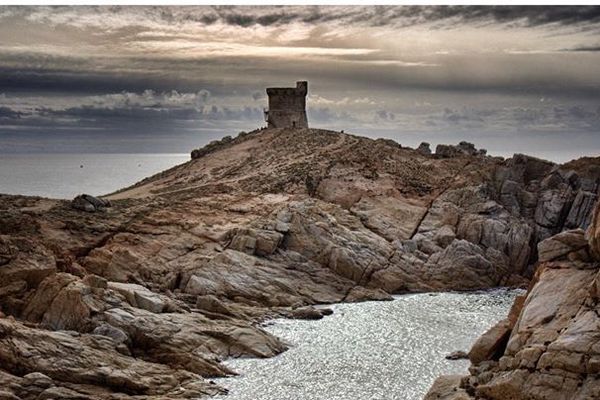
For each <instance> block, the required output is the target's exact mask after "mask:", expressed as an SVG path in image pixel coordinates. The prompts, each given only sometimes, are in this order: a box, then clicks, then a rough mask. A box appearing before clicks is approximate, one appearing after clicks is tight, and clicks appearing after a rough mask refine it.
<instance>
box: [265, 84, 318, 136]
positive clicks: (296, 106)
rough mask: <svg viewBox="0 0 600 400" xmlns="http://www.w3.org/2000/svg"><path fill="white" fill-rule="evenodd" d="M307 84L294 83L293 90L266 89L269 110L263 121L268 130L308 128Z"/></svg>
mask: <svg viewBox="0 0 600 400" xmlns="http://www.w3.org/2000/svg"><path fill="white" fill-rule="evenodd" d="M307 93H308V82H306V81H302V82H296V87H295V88H267V95H268V96H269V110H268V111H265V120H266V121H267V123H268V127H269V128H308V119H307V118H306V94H307Z"/></svg>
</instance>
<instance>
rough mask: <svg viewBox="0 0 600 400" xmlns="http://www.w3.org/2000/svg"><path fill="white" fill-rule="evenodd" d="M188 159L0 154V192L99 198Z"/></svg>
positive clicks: (181, 156) (185, 156)
mask: <svg viewBox="0 0 600 400" xmlns="http://www.w3.org/2000/svg"><path fill="white" fill-rule="evenodd" d="M189 159H190V156H189V154H0V193H8V194H23V195H31V196H42V197H52V198H62V199H71V198H73V197H75V196H76V195H78V194H81V193H88V194H91V195H102V194H107V193H111V192H114V191H115V190H117V189H121V188H123V187H125V186H129V185H131V184H133V183H135V182H137V181H139V180H141V179H143V178H145V177H148V176H150V175H153V174H155V173H157V172H160V171H163V170H165V169H167V168H170V167H172V166H174V165H177V164H181V163H184V162H186V161H188V160H189Z"/></svg>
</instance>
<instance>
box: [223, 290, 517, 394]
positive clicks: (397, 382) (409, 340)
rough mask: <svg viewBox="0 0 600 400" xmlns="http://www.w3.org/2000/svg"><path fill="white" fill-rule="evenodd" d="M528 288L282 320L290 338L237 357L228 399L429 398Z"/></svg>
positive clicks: (278, 330) (281, 330) (461, 369)
mask: <svg viewBox="0 0 600 400" xmlns="http://www.w3.org/2000/svg"><path fill="white" fill-rule="evenodd" d="M517 293H520V291H511V290H504V289H497V290H492V291H486V292H475V293H439V294H426V293H425V294H414V295H404V296H397V297H396V299H395V300H394V301H390V302H367V303H355V304H337V305H335V306H333V309H334V314H333V315H331V316H329V317H325V318H324V319H322V320H320V321H298V320H275V321H274V322H272V323H271V324H270V325H269V326H267V327H266V329H267V330H268V331H269V332H271V333H273V334H274V335H276V336H278V337H280V338H282V339H283V340H285V341H286V342H287V343H289V344H290V346H291V347H290V349H289V350H288V351H286V352H284V353H282V354H280V355H278V356H276V357H273V358H269V359H251V358H245V359H233V360H230V361H228V362H227V363H226V364H227V365H228V366H229V367H231V368H232V369H233V370H234V371H237V372H238V373H239V374H240V375H239V376H237V377H233V378H224V379H218V380H217V383H218V384H219V385H221V386H224V387H226V388H228V389H229V390H230V392H229V395H227V396H223V397H219V399H222V400H284V399H285V400H287V399H289V400H292V399H302V400H355V399H360V400H393V399H402V400H421V399H422V398H423V396H424V394H425V393H426V392H427V390H428V389H429V387H430V386H431V384H432V383H433V381H434V379H435V378H436V377H438V376H439V375H442V374H465V373H467V368H468V366H469V361H468V360H457V361H450V360H446V359H445V358H444V357H445V356H446V355H447V354H449V353H451V352H452V351H455V350H464V351H468V350H469V349H470V348H471V346H472V344H473V342H474V341H475V340H476V339H477V337H479V335H481V334H482V333H483V332H485V331H486V330H487V329H488V328H489V327H491V326H492V325H493V324H494V323H495V322H496V321H498V320H500V319H502V318H504V317H506V315H507V314H508V310H509V308H510V306H511V304H512V302H513V300H514V297H515V296H516V294H517Z"/></svg>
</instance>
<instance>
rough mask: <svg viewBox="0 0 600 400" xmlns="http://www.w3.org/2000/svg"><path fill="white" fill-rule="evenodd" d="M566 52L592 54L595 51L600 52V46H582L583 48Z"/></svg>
mask: <svg viewBox="0 0 600 400" xmlns="http://www.w3.org/2000/svg"><path fill="white" fill-rule="evenodd" d="M564 51H585V52H587V51H590V52H595V51H600V46H582V47H575V48H573V49H565V50H564Z"/></svg>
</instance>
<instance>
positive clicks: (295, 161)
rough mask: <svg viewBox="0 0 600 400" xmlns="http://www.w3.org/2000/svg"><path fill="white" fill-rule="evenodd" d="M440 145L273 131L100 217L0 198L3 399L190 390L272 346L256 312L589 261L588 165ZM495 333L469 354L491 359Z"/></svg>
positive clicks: (146, 185)
mask: <svg viewBox="0 0 600 400" xmlns="http://www.w3.org/2000/svg"><path fill="white" fill-rule="evenodd" d="M452 149H453V150H452V151H455V153H453V154H451V155H450V156H449V157H442V156H440V155H439V154H438V155H437V156H436V155H433V156H430V155H428V154H426V153H427V151H426V150H425V149H424V148H421V149H420V150H418V151H416V150H411V149H408V148H403V147H402V146H400V145H399V144H398V143H395V142H393V141H390V140H376V141H373V140H370V139H367V138H361V137H357V136H352V135H345V134H340V133H335V132H330V131H322V130H304V129H300V130H298V129H296V130H293V131H288V130H277V129H268V130H261V131H255V132H250V133H247V134H243V135H239V136H238V137H236V138H226V139H225V140H222V141H219V142H218V143H214V144H212V145H209V146H207V147H206V148H205V149H203V150H199V151H195V152H194V155H193V160H192V161H190V162H188V163H185V164H183V165H181V166H177V167H175V168H172V169H170V170H168V171H165V172H162V173H160V174H158V175H156V176H154V177H150V178H147V179H144V180H143V181H141V182H139V183H138V184H136V185H134V186H132V187H130V188H127V189H124V190H122V191H120V192H117V193H115V194H113V195H111V196H107V197H106V199H107V200H108V201H110V203H111V205H112V206H111V207H106V205H107V204H105V203H103V204H100V203H97V202H95V200H93V199H92V201H90V199H89V198H81V199H80V200H81V201H85V202H86V203H87V204H91V205H92V206H94V208H95V209H102V212H89V213H87V212H81V209H80V208H75V209H74V208H73V206H72V204H71V203H69V202H66V201H58V200H50V199H39V198H29V197H22V196H3V195H0V220H1V221H2V222H3V223H0V307H1V308H0V323H1V324H0V326H1V327H2V328H1V333H0V348H1V350H0V387H1V388H2V390H4V392H6V393H2V396H5V397H7V398H10V396H14V397H16V398H21V399H30V398H31V399H33V398H35V399H37V398H38V397H39V398H57V397H60V398H107V399H108V398H111V399H113V398H119V399H127V398H131V397H132V396H141V397H144V398H161V399H162V398H166V399H169V398H197V397H199V396H201V395H202V393H215V392H217V391H219V390H220V389H219V388H217V387H215V386H214V385H212V384H210V382H209V381H208V380H207V378H209V377H211V376H224V375H227V374H229V373H232V371H229V370H228V369H227V368H226V367H224V366H223V365H222V364H221V361H222V360H223V359H225V358H227V357H238V356H252V357H270V356H273V355H275V354H277V353H279V352H281V351H284V350H285V346H284V345H283V344H282V343H280V342H279V340H277V339H276V338H274V337H272V336H270V335H269V334H268V333H266V332H264V331H263V330H261V329H260V327H259V324H260V322H261V321H263V320H265V319H267V318H270V317H274V316H287V317H293V318H321V317H323V316H324V315H325V314H326V313H325V312H324V311H323V310H322V309H321V308H318V309H317V308H312V306H313V305H315V304H318V303H334V302H340V301H364V300H389V299H390V298H391V294H395V293H404V292H415V291H442V290H454V289H456V290H465V289H479V288H489V287H494V286H497V285H522V284H526V283H527V281H528V279H529V278H531V277H532V276H533V272H534V266H535V263H536V261H537V260H538V258H539V259H540V260H543V261H545V262H546V264H548V265H549V263H550V264H552V265H560V267H553V269H554V270H556V271H563V270H564V271H566V268H563V267H562V265H563V264H565V265H571V264H573V265H575V264H576V265H577V266H578V267H577V268H579V269H578V270H581V271H584V272H585V271H587V272H585V273H589V271H591V270H592V269H590V268H587V267H585V266H586V265H589V264H591V258H590V257H591V256H590V255H589V254H590V251H591V250H593V249H595V250H594V251H596V252H597V251H598V239H597V238H598V236H599V234H598V229H597V228H596V230H595V231H593V232H595V233H594V234H591V236H590V241H591V243H593V244H592V245H591V250H590V251H588V249H587V245H586V244H585V241H584V240H583V231H581V230H578V229H583V228H585V225H586V224H589V223H591V222H590V221H592V216H591V206H590V205H591V204H593V203H594V202H595V201H596V200H595V199H596V198H597V193H598V189H599V187H600V185H599V184H598V182H600V169H595V168H591V167H589V165H591V164H594V161H593V160H586V161H585V162H580V163H571V164H569V165H568V166H555V165H554V164H552V163H548V162H545V161H543V160H537V159H533V158H531V157H527V156H515V157H513V158H511V159H509V160H506V161H504V160H501V159H497V158H491V157H483V156H482V155H483V154H482V152H480V151H477V150H476V149H475V148H474V146H472V145H470V144H468V143H461V144H459V145H458V146H452ZM594 165H595V164H594ZM594 196H596V197H594ZM98 200H99V199H98ZM102 201H104V200H102ZM86 207H87V206H86ZM84 208H85V207H84ZM88 208H89V207H88ZM90 211H91V209H90ZM597 218H598V217H596V220H597ZM595 226H596V227H597V223H595ZM567 229H569V230H568V231H567ZM563 231H565V232H563ZM561 232H562V233H561ZM589 232H592V231H591V230H590V231H589ZM558 233H560V235H557V236H553V235H554V234H558ZM544 239H546V240H544ZM540 242H541V243H540ZM538 243H539V247H538ZM582 246H583V247H582ZM591 252H592V253H593V251H591ZM586 257H587V258H586ZM546 264H544V265H546ZM564 271H563V272H564ZM565 273H566V272H565ZM539 278H540V282H541V279H542V278H543V276H541V275H540V276H539ZM584 278H585V277H584V276H583V275H582V276H581V279H584ZM544 279H545V278H544ZM565 279H566V278H565ZM554 290H559V288H554ZM594 290H596V291H595V292H594V293H597V292H598V289H594ZM549 291H550V290H549ZM543 293H546V292H545V291H544V292H543ZM543 293H542V294H543ZM542 297H543V296H542ZM545 306H547V307H549V306H550V303H548V304H546V305H545ZM517 314H518V313H517ZM548 318H549V317H548ZM556 319H557V320H558V318H556ZM508 321H509V322H507V323H508V326H509V331H510V332H511V335H514V332H515V330H514V329H515V328H514V326H516V325H517V324H518V323H517V318H516V317H514V318H512V319H511V318H509V320H508ZM533 321H537V319H535V318H534V319H533ZM519 326H521V325H519ZM499 337H500V339H499ZM499 337H498V336H495V337H491V338H490V340H488V341H487V342H482V344H481V346H480V347H481V351H478V352H477V354H479V355H478V356H477V358H476V359H477V360H479V359H481V360H485V361H482V363H483V364H485V363H486V362H488V361H489V360H487V358H489V357H492V356H490V355H489V354H491V353H493V354H494V356H493V357H492V362H495V363H496V364H497V363H498V362H499V361H496V360H494V359H493V358H494V357H496V355H497V354H498V352H501V351H502V350H503V348H504V346H505V341H504V336H502V335H500V336H499ZM494 338H495V339H494ZM523 338H525V336H523ZM524 340H525V339H524ZM39 343H42V344H39ZM486 343H496V345H495V346H496V347H495V348H494V349H498V352H496V351H495V350H494V351H493V352H491V353H490V352H489V350H490V349H489V348H488V344H486ZM510 343H512V342H510ZM519 343H520V342H519ZM538 344H539V343H538V342H535V346H537V345H538ZM532 346H533V344H532ZM535 346H533V347H535ZM535 348H537V347H535ZM515 351H516V352H515V354H514V355H511V357H513V358H514V357H516V354H517V353H518V351H519V350H518V348H515ZM533 351H534V350H530V352H533ZM535 351H537V350H535ZM557 351H558V350H557ZM562 351H563V350H560V351H558V353H556V354H562V353H561V352H562ZM473 354H475V352H473ZM540 357H541V356H540ZM21 358H23V361H22V362H21ZM25 359H26V360H25ZM499 360H501V358H500V359H499ZM519 362H520V361H519ZM586 362H587V361H586ZM53 363H58V365H59V367H58V368H56V369H52V368H51V366H52V365H53ZM592 364H593V363H592ZM482 385H483V382H482ZM118 387H119V388H120V389H117V388H118ZM4 388H7V389H4ZM122 388H125V389H122ZM184 389H185V390H184ZM465 393H466V392H465ZM463 394H464V393H463V392H460V395H461V396H462V395H463ZM53 396H54V397H53ZM86 396H87V397H86Z"/></svg>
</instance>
